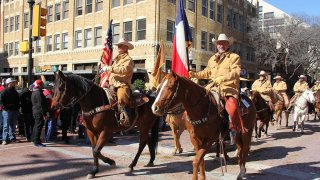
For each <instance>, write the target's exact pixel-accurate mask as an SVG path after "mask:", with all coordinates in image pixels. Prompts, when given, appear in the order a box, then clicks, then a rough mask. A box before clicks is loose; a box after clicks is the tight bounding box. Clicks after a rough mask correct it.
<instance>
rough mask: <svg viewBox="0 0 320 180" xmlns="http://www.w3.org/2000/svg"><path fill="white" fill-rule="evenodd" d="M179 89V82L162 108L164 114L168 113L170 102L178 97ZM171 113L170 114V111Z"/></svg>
mask: <svg viewBox="0 0 320 180" xmlns="http://www.w3.org/2000/svg"><path fill="white" fill-rule="evenodd" d="M179 87H180V82H179V81H178V84H177V85H176V87H175V88H174V93H173V95H172V97H171V98H170V99H169V102H168V103H167V104H166V105H165V106H164V109H163V110H164V112H165V113H168V111H170V110H169V107H170V106H171V103H172V101H173V100H174V99H175V98H176V97H177V96H178V90H179ZM175 108H176V107H173V108H171V109H175ZM171 112H172V110H171Z"/></svg>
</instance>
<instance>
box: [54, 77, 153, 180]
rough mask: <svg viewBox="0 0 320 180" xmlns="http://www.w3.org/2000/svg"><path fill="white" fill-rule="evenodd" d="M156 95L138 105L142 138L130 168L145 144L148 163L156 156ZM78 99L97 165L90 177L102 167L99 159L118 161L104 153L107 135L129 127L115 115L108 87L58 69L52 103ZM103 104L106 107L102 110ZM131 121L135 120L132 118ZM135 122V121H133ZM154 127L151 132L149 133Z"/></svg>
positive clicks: (76, 100) (61, 104)
mask: <svg viewBox="0 0 320 180" xmlns="http://www.w3.org/2000/svg"><path fill="white" fill-rule="evenodd" d="M153 101H154V99H150V101H149V102H148V103H146V104H144V105H142V106H140V107H138V110H137V112H138V114H139V117H138V119H137V121H136V124H135V125H136V126H138V128H139V131H140V142H139V149H138V152H137V154H136V156H135V158H134V159H133V161H132V162H131V164H130V165H129V168H130V172H131V171H133V167H134V166H135V165H136V164H137V162H138V159H139V156H140V154H141V152H142V151H143V149H144V147H145V146H146V144H147V145H148V147H149V151H150V156H151V158H150V161H149V163H148V165H147V166H152V165H153V161H154V160H155V154H156V147H157V142H158V122H159V121H158V117H157V116H155V115H154V114H153V113H152V111H151V105H152V103H153ZM74 102H79V104H80V106H81V110H82V112H83V113H84V114H87V115H84V121H85V126H86V128H87V134H88V137H89V139H90V142H91V146H92V154H93V160H94V166H93V169H92V171H91V172H90V173H89V174H88V178H93V177H94V176H95V174H96V173H97V172H98V171H99V160H98V159H100V160H102V161H103V162H105V163H108V164H110V165H115V164H116V163H115V161H114V160H113V159H111V158H108V157H106V156H104V155H102V154H101V149H102V148H103V147H104V145H105V143H106V141H107V140H108V138H110V137H111V135H112V133H113V132H116V131H123V130H126V129H127V128H126V127H123V126H120V125H118V122H117V119H116V117H115V110H113V108H112V106H111V105H109V102H108V100H107V97H106V93H105V91H104V90H103V89H102V88H101V87H99V86H98V85H96V84H94V83H93V82H92V81H90V80H88V79H86V78H83V77H81V76H78V75H74V74H71V75H68V76H66V75H64V74H63V73H62V72H61V71H59V72H58V73H56V80H55V87H54V97H53V103H52V106H54V107H56V108H61V107H64V106H66V105H68V104H72V103H74ZM99 107H103V109H104V110H103V111H101V110H99ZM130 123H131V124H132V123H133V122H130ZM132 126H133V125H132ZM149 130H151V136H150V135H149Z"/></svg>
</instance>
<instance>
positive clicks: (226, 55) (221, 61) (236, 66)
mask: <svg viewBox="0 0 320 180" xmlns="http://www.w3.org/2000/svg"><path fill="white" fill-rule="evenodd" d="M212 41H213V42H214V44H215V46H216V47H217V50H218V52H217V53H216V54H214V55H213V56H212V57H211V58H210V59H209V61H208V66H207V67H206V68H205V69H204V70H202V71H200V72H194V71H189V78H197V79H211V80H212V82H211V83H209V84H208V85H206V87H205V88H206V89H208V90H211V91H215V92H218V93H219V94H220V95H221V96H222V97H223V98H224V100H225V109H226V111H227V112H228V114H229V116H230V118H229V120H230V123H229V128H230V130H231V144H233V142H234V138H235V133H236V132H240V131H242V132H246V131H247V129H246V128H245V127H244V126H243V120H242V117H241V115H240V107H239V101H238V98H239V89H240V70H241V64H240V56H239V55H238V54H235V53H232V52H230V46H231V45H232V44H233V38H229V37H227V35H225V34H220V35H219V36H218V39H217V40H215V39H213V40H212ZM225 67H228V68H225Z"/></svg>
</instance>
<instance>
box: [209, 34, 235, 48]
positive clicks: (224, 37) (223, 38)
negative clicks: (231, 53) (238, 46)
mask: <svg viewBox="0 0 320 180" xmlns="http://www.w3.org/2000/svg"><path fill="white" fill-rule="evenodd" d="M219 41H228V42H229V46H231V45H232V44H233V42H234V38H233V37H230V38H228V36H227V35H225V34H219V36H218V39H217V40H216V39H214V38H212V42H213V43H214V44H215V45H217V44H218V42H219Z"/></svg>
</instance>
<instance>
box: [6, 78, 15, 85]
mask: <svg viewBox="0 0 320 180" xmlns="http://www.w3.org/2000/svg"><path fill="white" fill-rule="evenodd" d="M12 82H17V80H15V79H13V78H8V79H6V84H10V83H12Z"/></svg>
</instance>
